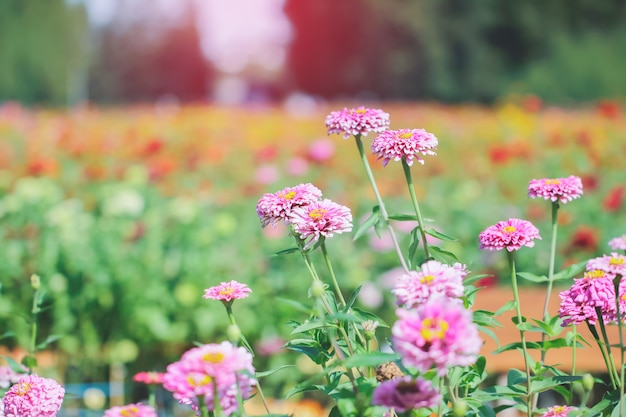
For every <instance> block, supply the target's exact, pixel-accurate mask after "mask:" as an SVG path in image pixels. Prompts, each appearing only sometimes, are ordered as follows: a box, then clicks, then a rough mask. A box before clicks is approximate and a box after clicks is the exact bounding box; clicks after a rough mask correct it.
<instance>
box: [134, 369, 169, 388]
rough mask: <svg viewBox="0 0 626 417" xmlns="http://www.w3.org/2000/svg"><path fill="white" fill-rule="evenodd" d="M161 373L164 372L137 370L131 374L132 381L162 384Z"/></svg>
mask: <svg viewBox="0 0 626 417" xmlns="http://www.w3.org/2000/svg"><path fill="white" fill-rule="evenodd" d="M163 375H165V374H164V373H162V372H139V373H137V374H135V376H133V381H135V382H141V383H143V384H148V385H152V384H162V383H163Z"/></svg>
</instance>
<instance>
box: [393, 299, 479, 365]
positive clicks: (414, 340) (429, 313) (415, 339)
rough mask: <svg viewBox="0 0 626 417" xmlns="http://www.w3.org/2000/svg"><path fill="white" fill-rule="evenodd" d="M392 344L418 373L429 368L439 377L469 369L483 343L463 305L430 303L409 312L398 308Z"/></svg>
mask: <svg viewBox="0 0 626 417" xmlns="http://www.w3.org/2000/svg"><path fill="white" fill-rule="evenodd" d="M396 314H397V315H398V317H399V319H398V321H396V323H395V324H394V325H393V328H392V330H391V333H392V344H393V347H394V349H395V351H396V352H398V353H399V354H400V355H401V356H402V362H403V363H404V364H405V365H407V366H414V367H415V368H417V369H418V370H420V371H423V372H425V371H427V370H429V369H430V368H432V367H435V368H436V369H437V372H438V374H439V375H441V376H443V375H445V374H446V372H447V369H448V368H450V367H452V366H457V365H459V366H468V365H471V364H473V363H474V362H475V361H476V358H477V357H478V353H479V351H480V348H481V347H482V345H483V341H482V340H481V339H480V337H479V335H478V328H477V327H476V324H475V323H474V322H473V321H472V313H471V312H470V311H469V310H467V309H465V308H464V307H463V305H462V304H459V303H456V302H450V301H448V300H446V299H437V300H431V301H428V302H426V303H425V304H422V305H420V306H418V307H417V308H415V309H412V310H405V309H402V308H400V309H397V310H396Z"/></svg>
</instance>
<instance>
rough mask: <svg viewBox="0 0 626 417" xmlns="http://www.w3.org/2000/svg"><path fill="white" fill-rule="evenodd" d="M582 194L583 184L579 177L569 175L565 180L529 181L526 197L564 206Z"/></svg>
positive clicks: (545, 179)
mask: <svg viewBox="0 0 626 417" xmlns="http://www.w3.org/2000/svg"><path fill="white" fill-rule="evenodd" d="M582 194H583V182H582V180H581V179H580V177H577V176H574V175H570V176H569V177H567V178H544V179H540V180H536V179H533V180H530V182H529V184H528V196H529V197H531V198H537V197H539V198H543V199H545V200H550V201H552V202H556V201H560V202H561V203H563V204H565V203H567V202H568V201H572V200H574V199H576V198H579V197H580V196H581V195H582Z"/></svg>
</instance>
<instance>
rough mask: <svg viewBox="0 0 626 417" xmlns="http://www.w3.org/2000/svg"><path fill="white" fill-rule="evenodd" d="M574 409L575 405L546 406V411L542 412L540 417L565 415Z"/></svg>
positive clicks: (564, 416) (565, 416)
mask: <svg viewBox="0 0 626 417" xmlns="http://www.w3.org/2000/svg"><path fill="white" fill-rule="evenodd" d="M575 409H576V407H570V406H569V405H555V406H554V407H548V411H546V412H545V413H543V414H542V415H541V417H567V415H568V414H569V412H570V411H572V410H575Z"/></svg>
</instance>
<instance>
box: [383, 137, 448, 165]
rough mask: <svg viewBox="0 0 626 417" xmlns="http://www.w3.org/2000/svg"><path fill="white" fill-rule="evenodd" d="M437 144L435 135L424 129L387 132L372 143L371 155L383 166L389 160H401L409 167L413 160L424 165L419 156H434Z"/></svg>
mask: <svg viewBox="0 0 626 417" xmlns="http://www.w3.org/2000/svg"><path fill="white" fill-rule="evenodd" d="M438 144H439V142H438V141H437V138H436V137H435V135H433V134H432V133H429V132H427V131H425V130H424V129H400V130H387V131H385V132H383V133H381V134H380V135H378V137H377V138H376V139H374V141H373V142H372V153H373V154H374V155H376V156H378V159H382V160H383V166H387V164H388V163H389V161H391V160H394V161H401V160H403V159H404V160H406V163H407V165H409V166H411V165H413V161H414V160H417V162H419V163H420V164H422V165H424V160H423V159H422V158H421V157H420V154H421V155H436V153H435V151H434V150H435V149H436V148H437V145H438Z"/></svg>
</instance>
